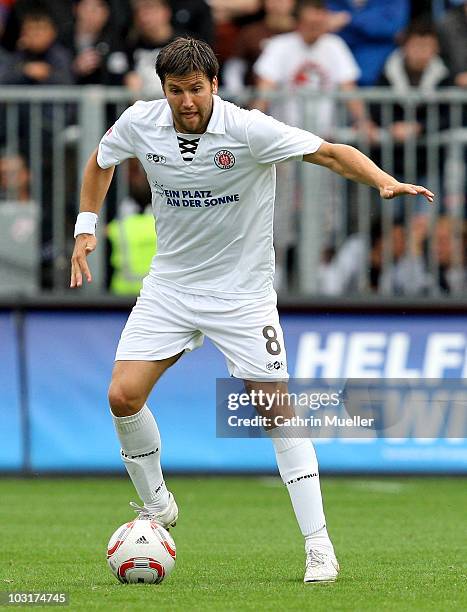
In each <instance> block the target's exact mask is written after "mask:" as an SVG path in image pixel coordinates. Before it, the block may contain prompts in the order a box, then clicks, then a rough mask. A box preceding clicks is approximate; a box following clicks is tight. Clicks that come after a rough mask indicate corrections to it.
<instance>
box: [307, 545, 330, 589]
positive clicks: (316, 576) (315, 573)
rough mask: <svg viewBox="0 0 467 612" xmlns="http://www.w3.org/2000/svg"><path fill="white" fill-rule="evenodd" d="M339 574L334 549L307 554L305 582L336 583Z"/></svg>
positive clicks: (313, 551)
mask: <svg viewBox="0 0 467 612" xmlns="http://www.w3.org/2000/svg"><path fill="white" fill-rule="evenodd" d="M338 573H339V563H338V561H337V559H336V555H335V554H334V551H333V550H332V549H331V550H329V552H328V551H324V550H317V549H315V550H309V551H308V552H307V554H306V562H305V578H304V579H303V582H334V580H335V579H336V578H337V574H338Z"/></svg>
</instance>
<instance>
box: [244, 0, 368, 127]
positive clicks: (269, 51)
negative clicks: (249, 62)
mask: <svg viewBox="0 0 467 612" xmlns="http://www.w3.org/2000/svg"><path fill="white" fill-rule="evenodd" d="M329 16H330V13H329V11H328V10H327V9H326V6H325V3H324V0H302V1H301V2H300V3H299V5H298V10H297V31H295V32H290V33H289V34H280V35H279V36H274V37H273V38H271V39H270V40H269V41H268V42H267V43H266V46H265V49H264V51H263V53H262V54H261V55H260V57H259V58H258V60H257V62H256V63H255V65H254V71H255V73H256V76H257V84H258V89H259V90H260V91H263V92H268V91H271V90H274V89H277V88H280V87H282V88H287V89H290V88H292V89H293V88H296V87H302V86H307V87H308V88H310V89H314V90H315V91H324V92H332V91H334V90H336V89H339V88H340V89H342V90H345V91H351V90H353V89H355V86H356V80H357V79H358V77H359V75H360V70H359V68H358V66H357V64H356V62H355V60H354V58H353V56H352V53H351V52H350V50H349V48H348V47H347V45H346V44H345V43H344V42H343V41H342V40H341V39H340V38H339V37H338V36H336V35H335V34H329V33H328V20H329ZM257 106H258V107H259V108H260V109H261V110H266V108H267V103H266V102H265V101H264V100H260V101H259V102H258V103H257ZM349 110H350V112H351V114H352V117H353V119H354V120H355V122H356V123H357V124H358V126H359V127H361V128H362V129H365V130H367V132H368V134H369V135H370V132H371V129H372V126H371V124H370V123H369V122H368V121H367V119H366V116H365V109H364V106H363V104H362V103H361V101H359V100H353V101H351V102H349ZM287 112H288V114H287V117H286V121H287V122H288V123H292V124H297V123H298V121H299V118H298V117H293V116H291V115H293V114H296V112H297V111H296V110H295V112H294V111H293V110H292V107H291V106H290V105H289V106H288V111H287ZM313 115H314V118H315V120H316V121H319V132H320V134H323V135H324V136H329V135H330V133H331V126H332V119H333V117H332V115H333V104H332V102H331V101H330V100H326V99H325V100H320V101H318V100H317V101H316V106H315V108H314V113H313ZM316 125H318V124H316ZM312 127H314V126H312Z"/></svg>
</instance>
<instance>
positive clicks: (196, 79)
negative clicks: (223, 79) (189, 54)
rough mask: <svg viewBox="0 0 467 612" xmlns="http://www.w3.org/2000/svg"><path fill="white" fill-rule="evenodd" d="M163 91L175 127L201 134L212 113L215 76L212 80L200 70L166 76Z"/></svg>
mask: <svg viewBox="0 0 467 612" xmlns="http://www.w3.org/2000/svg"><path fill="white" fill-rule="evenodd" d="M164 93H165V96H166V98H167V102H168V103H169V106H170V109H171V111H172V115H173V118H174V124H175V129H176V130H177V131H178V132H182V133H183V134H202V133H203V132H205V131H206V127H207V125H208V123H209V119H210V118H211V113H212V103H213V101H212V95H213V94H215V93H217V78H216V77H214V79H213V80H212V81H210V80H209V79H208V77H207V76H206V75H205V74H202V73H201V72H193V73H191V74H188V75H186V76H170V75H169V76H167V77H166V79H165V83H164Z"/></svg>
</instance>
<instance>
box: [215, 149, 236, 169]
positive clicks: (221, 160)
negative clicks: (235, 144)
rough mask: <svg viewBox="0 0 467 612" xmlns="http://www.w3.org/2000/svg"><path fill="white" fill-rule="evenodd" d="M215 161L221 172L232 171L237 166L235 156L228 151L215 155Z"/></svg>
mask: <svg viewBox="0 0 467 612" xmlns="http://www.w3.org/2000/svg"><path fill="white" fill-rule="evenodd" d="M214 161H215V162H216V166H217V167H218V168H220V169H221V170H230V168H232V167H233V166H234V165H235V155H234V154H233V153H232V152H231V151H227V149H222V150H221V151H217V153H216V154H215V155H214Z"/></svg>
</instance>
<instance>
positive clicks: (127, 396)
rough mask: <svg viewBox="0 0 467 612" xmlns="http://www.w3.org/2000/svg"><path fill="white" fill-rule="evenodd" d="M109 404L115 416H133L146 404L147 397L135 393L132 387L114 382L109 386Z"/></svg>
mask: <svg viewBox="0 0 467 612" xmlns="http://www.w3.org/2000/svg"><path fill="white" fill-rule="evenodd" d="M108 397H109V404H110V408H111V410H112V413H113V414H114V415H115V416H131V415H132V414H135V413H136V412H138V411H139V410H141V408H142V407H143V406H144V402H145V401H146V398H144V397H141V395H138V394H134V393H132V392H131V390H130V389H127V388H125V386H124V385H122V384H120V383H118V382H112V383H111V385H110V387H109V394H108Z"/></svg>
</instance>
